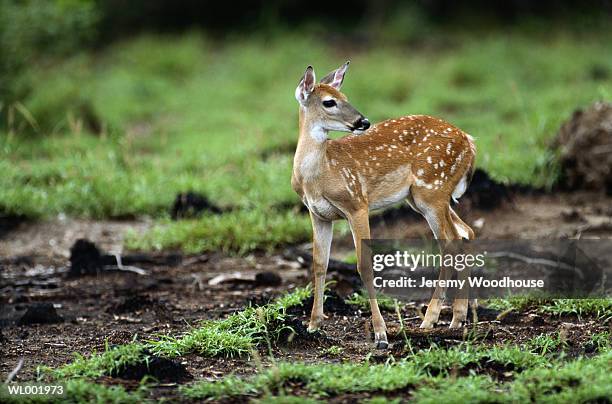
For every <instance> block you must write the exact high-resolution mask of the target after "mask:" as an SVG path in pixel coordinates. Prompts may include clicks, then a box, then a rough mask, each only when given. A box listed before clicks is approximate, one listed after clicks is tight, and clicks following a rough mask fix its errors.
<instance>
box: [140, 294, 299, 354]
mask: <svg viewBox="0 0 612 404" xmlns="http://www.w3.org/2000/svg"><path fill="white" fill-rule="evenodd" d="M309 295H310V289H309V288H298V289H296V290H295V291H294V292H292V293H289V294H287V295H285V296H283V297H281V298H279V299H278V300H277V301H275V302H273V303H270V304H267V305H265V306H260V307H248V308H246V309H245V310H243V311H239V312H237V313H235V314H232V315H231V316H229V317H228V318H226V319H224V320H212V321H206V322H204V323H203V324H202V325H201V326H200V327H198V328H194V329H193V330H191V331H189V332H187V333H186V334H185V335H183V336H181V337H173V336H166V335H163V336H161V337H160V338H159V339H158V340H151V341H148V345H149V346H150V349H151V351H152V352H153V353H155V354H160V355H165V356H170V357H174V356H180V355H184V354H186V353H189V352H196V353H198V354H200V355H203V356H209V357H215V356H226V357H241V356H249V355H250V354H251V352H252V350H253V349H255V348H256V347H257V345H259V344H260V343H263V342H264V341H270V342H272V341H275V340H276V339H278V337H279V335H280V333H281V331H283V330H285V329H286V327H284V326H283V325H282V323H283V320H284V319H285V312H286V310H287V309H288V308H290V307H292V306H295V305H298V304H300V303H301V302H302V301H303V300H304V299H305V298H307V297H308V296H309Z"/></svg>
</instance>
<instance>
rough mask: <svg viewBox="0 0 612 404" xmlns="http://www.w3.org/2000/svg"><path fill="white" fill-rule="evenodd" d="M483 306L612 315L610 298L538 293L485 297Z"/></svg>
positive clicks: (558, 312) (555, 312)
mask: <svg viewBox="0 0 612 404" xmlns="http://www.w3.org/2000/svg"><path fill="white" fill-rule="evenodd" d="M483 304H484V305H485V306H487V307H489V308H492V309H495V310H516V311H524V310H526V309H530V308H532V309H535V310H537V311H539V312H541V313H548V314H552V315H556V316H572V315H574V316H578V317H583V316H593V317H596V318H598V319H606V318H611V317H612V300H610V299H605V298H604V299H553V298H550V297H545V296H543V295H542V296H540V295H516V296H510V297H508V298H506V299H500V298H493V299H487V300H486V301H484V303H483Z"/></svg>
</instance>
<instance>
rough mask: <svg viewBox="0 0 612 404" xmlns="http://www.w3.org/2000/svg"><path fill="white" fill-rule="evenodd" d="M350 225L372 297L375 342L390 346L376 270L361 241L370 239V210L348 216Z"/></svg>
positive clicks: (371, 308) (358, 268)
mask: <svg viewBox="0 0 612 404" xmlns="http://www.w3.org/2000/svg"><path fill="white" fill-rule="evenodd" d="M348 221H349V225H350V226H351V231H352V232H353V240H354V242H355V251H356V253H357V270H358V271H359V275H360V276H361V281H362V282H363V285H364V286H365V288H366V290H367V291H368V296H369V298H370V311H371V312H372V327H373V328H374V344H375V346H376V348H378V349H386V348H387V347H388V346H389V343H388V342H387V326H386V325H385V320H384V319H383V317H382V314H380V309H379V308H378V300H376V291H375V290H374V272H373V270H372V263H371V262H370V261H369V260H364V259H363V257H362V248H361V241H362V240H368V239H370V221H369V217H368V211H367V209H365V210H364V211H359V212H356V213H355V214H353V215H349V216H348Z"/></svg>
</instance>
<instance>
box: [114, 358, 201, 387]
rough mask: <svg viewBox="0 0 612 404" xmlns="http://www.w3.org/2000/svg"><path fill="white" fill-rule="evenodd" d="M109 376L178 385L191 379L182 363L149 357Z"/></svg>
mask: <svg viewBox="0 0 612 404" xmlns="http://www.w3.org/2000/svg"><path fill="white" fill-rule="evenodd" d="M110 376H111V377H117V378H120V379H126V380H142V378H143V377H145V376H149V377H154V378H155V379H157V380H158V381H160V382H166V383H179V382H183V381H186V380H190V379H192V378H193V377H192V376H191V374H190V373H189V372H188V371H187V368H185V365H183V364H182V363H180V362H176V361H173V360H171V359H168V358H163V357H159V356H149V357H148V359H146V360H142V361H140V362H137V363H133V364H128V365H125V366H123V367H122V368H120V369H118V370H114V371H113V372H111V374H110Z"/></svg>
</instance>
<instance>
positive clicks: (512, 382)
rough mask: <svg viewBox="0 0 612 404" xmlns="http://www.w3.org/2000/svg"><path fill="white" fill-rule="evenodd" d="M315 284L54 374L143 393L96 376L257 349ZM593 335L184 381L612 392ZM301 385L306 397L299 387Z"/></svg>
mask: <svg viewBox="0 0 612 404" xmlns="http://www.w3.org/2000/svg"><path fill="white" fill-rule="evenodd" d="M310 294H311V291H310V289H309V288H304V289H296V290H295V291H293V292H291V293H288V294H286V295H283V296H281V297H279V298H278V299H277V300H275V301H273V302H271V303H269V304H267V305H264V306H260V307H257V308H255V307H248V308H246V309H245V310H243V311H240V312H237V313H235V314H233V315H231V316H229V317H227V318H226V319H222V320H216V321H207V322H204V323H203V324H201V325H200V326H199V327H196V328H194V329H192V330H190V331H188V332H187V333H186V334H184V335H182V336H179V337H172V336H161V337H160V338H159V339H157V340H152V341H146V342H132V343H130V344H127V345H119V346H115V347H109V346H107V347H106V350H105V352H103V353H100V354H97V353H94V354H92V355H90V356H89V357H88V358H85V357H83V356H80V355H77V357H76V358H75V360H74V361H73V362H72V363H69V364H67V365H64V366H62V367H59V368H57V369H45V370H47V374H48V375H50V376H51V378H52V379H53V380H68V383H74V384H73V385H72V386H73V387H71V388H72V390H70V391H72V392H71V393H70V394H72V395H73V396H74V397H76V398H75V399H74V400H73V401H74V402H85V401H87V398H88V397H93V396H95V395H96V394H99V395H100V397H103V398H104V400H105V401H110V402H122V400H123V401H125V400H127V402H132V401H138V400H140V401H142V400H143V398H142V395H143V394H144V392H145V389H146V387H141V388H140V389H139V390H137V391H136V392H130V393H128V392H126V391H125V390H123V389H121V388H110V389H109V388H107V387H104V386H96V385H94V384H92V383H91V382H89V381H88V380H96V379H98V378H100V377H102V376H109V375H112V374H113V372H116V371H118V370H120V369H121V368H122V367H124V366H126V365H128V364H133V363H136V362H142V361H143V360H144V361H146V360H147V358H148V357H149V355H154V354H155V355H162V356H168V357H182V356H184V355H187V354H190V353H197V354H199V355H202V356H207V357H236V356H249V355H250V354H251V353H252V352H253V351H254V350H255V349H257V348H262V347H265V346H266V344H267V346H270V345H271V344H273V343H274V341H275V340H276V338H277V337H278V335H279V333H280V331H281V330H282V329H283V327H284V326H283V322H284V319H285V318H286V317H285V316H286V312H287V310H288V309H289V308H291V307H293V306H296V305H299V304H301V303H302V302H303V301H304V300H305V299H306V298H308V297H309V296H310ZM589 343H590V344H592V345H593V346H594V347H595V348H596V351H597V352H598V355H597V356H593V357H591V358H583V357H580V358H578V359H576V360H573V361H568V360H567V358H568V356H567V355H563V351H564V349H565V348H566V347H567V344H566V343H565V341H564V338H563V337H562V335H561V333H559V334H557V335H553V334H542V335H538V336H535V337H533V338H532V339H530V340H528V341H526V342H524V343H523V344H521V345H513V344H503V345H502V344H494V345H484V344H480V343H478V341H476V340H466V341H464V342H462V343H460V344H458V345H455V346H451V347H440V346H437V345H436V344H432V345H431V346H430V347H429V348H427V349H421V350H417V351H416V352H414V351H413V350H412V349H410V350H409V351H408V352H405V353H404V355H405V356H403V357H401V358H398V359H396V358H394V357H393V356H389V357H388V359H387V362H386V363H384V364H377V363H370V356H367V357H366V358H365V361H364V362H362V363H349V362H342V363H296V362H282V361H281V362H276V361H274V360H273V361H272V364H271V367H267V368H262V369H260V370H259V372H258V373H256V374H254V375H252V376H246V377H245V376H236V375H232V374H230V375H227V376H225V377H223V378H221V379H219V380H216V381H197V382H195V383H192V384H190V385H183V386H181V387H179V392H180V394H181V395H183V396H184V397H185V398H186V399H191V400H209V399H210V400H238V399H241V400H244V399H247V398H258V399H261V400H262V402H306V401H308V400H310V401H308V402H312V400H318V399H321V400H324V399H326V398H329V397H334V396H338V395H343V394H351V395H354V394H357V395H359V394H367V395H371V394H372V393H375V394H378V395H380V394H391V395H393V394H396V393H398V394H401V395H406V394H408V395H410V397H411V398H412V399H414V400H415V401H416V402H424V403H428V402H434V401H435V402H440V401H442V402H459V401H461V402H465V401H467V402H500V403H501V402H508V403H510V402H524V401H532V402H586V401H594V402H595V401H597V400H601V399H603V398H605V397H608V396H609V395H610V394H612V368H611V365H612V351H611V350H610V334H609V332H600V333H597V334H593V335H591V337H590V341H589ZM321 355H325V356H328V357H330V358H341V357H342V356H343V348H342V347H339V346H335V345H333V346H330V347H329V348H327V349H325V350H322V351H321ZM501 375H503V377H502V376H501ZM143 386H144V385H143ZM296 386H299V391H300V396H299V397H298V396H294V395H293V394H294V393H295V387H296ZM302 394H306V395H307V396H308V397H302V396H301V395H302ZM71 397H72V396H71ZM375 398H376V397H375ZM130 400H132V401H130ZM305 400H306V401H305ZM378 400H380V397H379V398H378ZM555 400H557V401H555ZM374 402H376V401H374Z"/></svg>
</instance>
